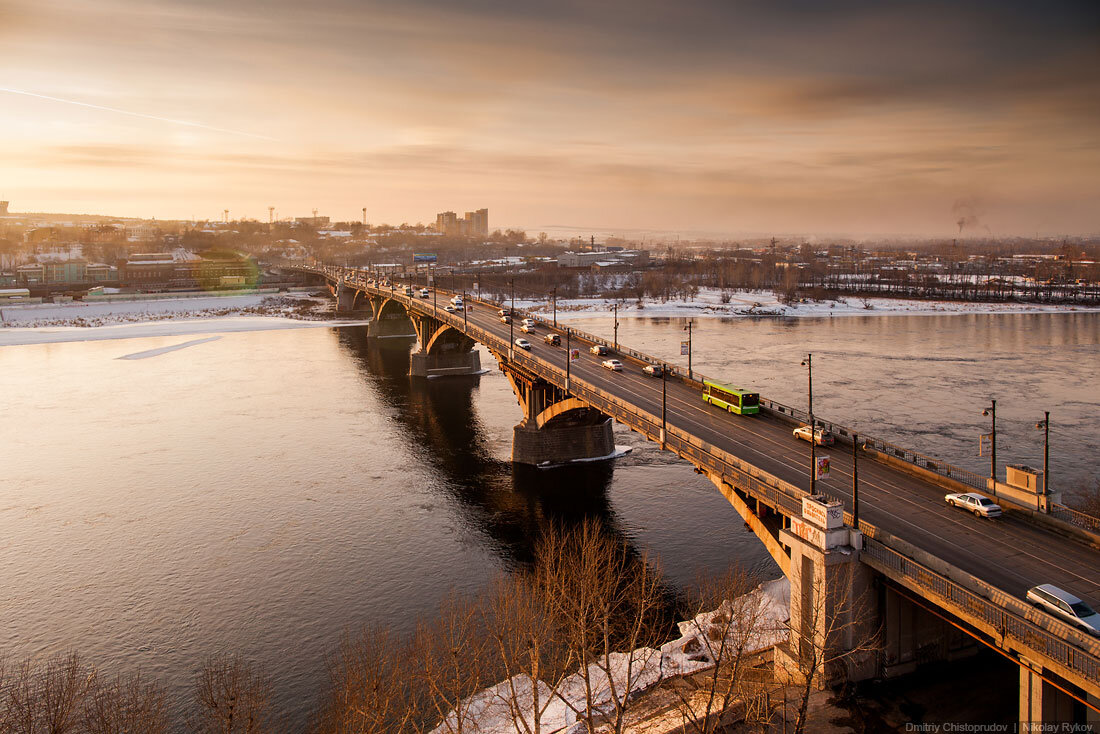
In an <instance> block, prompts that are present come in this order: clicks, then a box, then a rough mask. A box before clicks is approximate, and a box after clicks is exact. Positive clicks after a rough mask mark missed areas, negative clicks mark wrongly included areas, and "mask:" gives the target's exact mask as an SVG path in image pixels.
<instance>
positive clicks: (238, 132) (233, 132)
mask: <svg viewBox="0 0 1100 734" xmlns="http://www.w3.org/2000/svg"><path fill="white" fill-rule="evenodd" d="M0 92H7V93H9V94H21V95H23V96H25V97H37V98H38V99H48V100H50V101H51V102H62V103H64V104H71V105H76V106H77V107H88V108H90V109H93V110H103V111H104V112H115V113H117V114H120V115H129V116H130V117H143V118H145V119H146V120H157V121H159V122H170V123H172V124H174V125H186V126H187V127H197V128H201V129H203V130H212V131H213V132H218V133H228V134H229V135H243V136H245V137H247V138H257V139H259V140H275V138H272V137H268V136H267V135H257V134H256V133H246V132H244V131H243V130H229V129H228V128H224V127H214V126H213V125H203V124H202V123H199V122H189V121H187V120H173V119H172V118H171V117H157V116H156V115H146V114H143V113H141V112H130V111H129V110H120V109H117V108H115V107H104V106H103V105H98V104H89V103H88V102H77V101H76V100H72V99H61V98H60V97H50V96H49V95H46V94H36V93H34V92H25V91H23V90H22V89H9V88H7V87H0Z"/></svg>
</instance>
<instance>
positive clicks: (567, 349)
mask: <svg viewBox="0 0 1100 734" xmlns="http://www.w3.org/2000/svg"><path fill="white" fill-rule="evenodd" d="M569 335H570V331H569V327H568V326H567V327H565V392H566V394H568V393H569V365H570V363H571V362H572V361H573V350H572V349H571V348H570V346H569Z"/></svg>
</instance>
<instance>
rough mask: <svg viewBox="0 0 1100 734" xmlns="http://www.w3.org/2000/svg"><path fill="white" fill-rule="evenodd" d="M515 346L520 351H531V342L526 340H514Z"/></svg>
mask: <svg viewBox="0 0 1100 734" xmlns="http://www.w3.org/2000/svg"><path fill="white" fill-rule="evenodd" d="M516 346H517V347H519V348H520V349H526V350H527V351H531V342H529V341H527V340H526V339H522V338H521V339H516Z"/></svg>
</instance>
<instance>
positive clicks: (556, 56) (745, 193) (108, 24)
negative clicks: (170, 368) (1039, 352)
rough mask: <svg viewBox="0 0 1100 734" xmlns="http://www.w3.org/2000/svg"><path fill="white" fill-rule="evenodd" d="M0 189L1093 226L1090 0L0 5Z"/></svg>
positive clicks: (917, 226) (101, 208)
mask: <svg viewBox="0 0 1100 734" xmlns="http://www.w3.org/2000/svg"><path fill="white" fill-rule="evenodd" d="M0 199H10V200H11V202H12V205H11V208H12V210H13V211H51V212H67V213H100V214H114V215H119V216H138V217H157V218H161V219H173V218H198V219H220V218H221V216H222V211H223V210H224V209H228V210H229V211H230V218H240V217H252V218H256V219H260V220H266V219H267V217H268V207H269V206H274V207H275V210H276V216H279V217H290V216H302V215H308V214H310V212H311V210H312V209H318V210H319V212H320V213H321V214H326V215H329V216H331V217H333V219H359V218H361V216H362V208H363V207H366V208H367V218H368V220H369V221H370V222H372V223H382V222H386V223H390V224H399V223H401V222H410V223H413V222H432V221H434V218H435V214H436V212H440V211H445V210H454V211H457V212H458V213H459V214H460V215H461V214H462V213H463V212H464V211H468V210H473V209H477V208H481V207H488V208H489V212H490V226H492V227H494V228H495V227H505V226H520V227H524V228H526V229H528V230H529V231H532V232H536V231H538V229H539V228H540V227H551V226H576V227H601V228H622V229H623V230H624V231H628V230H632V229H650V230H664V231H682V232H685V233H688V232H691V231H709V232H728V233H730V234H791V233H799V234H810V235H824V234H851V235H857V236H858V235H877V234H897V235H928V236H936V237H951V236H957V235H960V234H961V235H962V236H987V235H988V234H993V235H1010V234H1024V235H1031V234H1036V233H1039V234H1043V235H1058V234H1082V233H1096V232H1100V3H1097V2H1095V0H1080V2H1060V1H1058V0H1050V1H1046V2H1014V1H1012V0H988V1H985V2H976V1H971V0H955V1H950V2H948V1H945V2H904V1H902V0H895V1H888V2H882V1H881V0H875V1H870V2H848V1H845V0H834V1H832V2H821V1H820V0H797V1H794V2H777V1H774V0H760V1H754V2H738V1H737V0H677V1H676V2H670V1H668V0H665V1H658V0H600V1H599V2H591V1H590V0H589V1H587V2H582V1H581V0H556V1H553V2H551V1H545V2H542V1H540V2H534V1H531V0H469V1H463V0H314V1H313V2H309V3H305V2H291V1H290V0H263V1H261V0H171V1H163V2H162V1H158V0H33V1H26V0H0Z"/></svg>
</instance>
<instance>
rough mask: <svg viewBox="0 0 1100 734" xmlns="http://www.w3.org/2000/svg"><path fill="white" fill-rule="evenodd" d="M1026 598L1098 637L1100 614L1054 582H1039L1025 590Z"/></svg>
mask: <svg viewBox="0 0 1100 734" xmlns="http://www.w3.org/2000/svg"><path fill="white" fill-rule="evenodd" d="M1027 600H1028V601H1029V602H1031V603H1032V604H1034V605H1035V606H1037V607H1039V608H1040V609H1043V610H1046V611H1048V612H1050V613H1051V614H1053V615H1054V616H1056V617H1061V618H1062V619H1064V620H1065V621H1067V622H1069V623H1070V624H1072V625H1074V626H1076V627H1079V628H1081V629H1083V630H1084V631H1085V632H1088V633H1089V634H1090V635H1096V636H1098V637H1100V614H1097V613H1096V612H1094V611H1093V609H1092V607H1090V606H1089V605H1088V604H1086V603H1085V602H1083V601H1081V600H1080V599H1078V598H1077V597H1076V596H1074V595H1073V594H1071V593H1069V592H1068V591H1063V590H1061V589H1059V588H1058V587H1057V586H1055V585H1054V584H1039V585H1038V586H1033V587H1031V588H1030V589H1028V590H1027Z"/></svg>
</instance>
